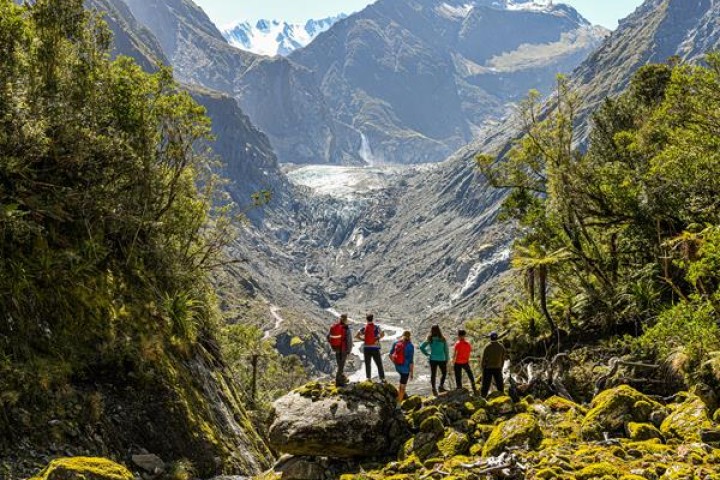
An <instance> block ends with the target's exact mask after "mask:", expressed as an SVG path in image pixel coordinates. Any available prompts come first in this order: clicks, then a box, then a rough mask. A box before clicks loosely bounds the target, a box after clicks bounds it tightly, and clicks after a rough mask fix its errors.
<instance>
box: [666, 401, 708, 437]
mask: <svg viewBox="0 0 720 480" xmlns="http://www.w3.org/2000/svg"><path fill="white" fill-rule="evenodd" d="M712 427H713V424H712V422H711V421H710V412H709V411H708V408H707V405H706V404H705V402H704V401H703V400H702V399H701V398H700V397H698V396H695V395H689V396H688V397H687V399H685V401H684V402H683V403H681V404H680V405H678V406H677V407H675V409H674V410H673V411H672V413H670V415H668V416H667V418H666V419H665V421H663V423H662V425H661V426H660V431H661V432H662V433H663V434H664V435H665V436H666V437H667V438H678V439H680V440H683V441H686V442H699V441H700V440H701V432H702V431H703V430H708V429H712Z"/></svg>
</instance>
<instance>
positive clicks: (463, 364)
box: [453, 330, 477, 395]
mask: <svg viewBox="0 0 720 480" xmlns="http://www.w3.org/2000/svg"><path fill="white" fill-rule="evenodd" d="M465 337H467V332H466V331H465V330H460V331H459V332H458V341H457V343H456V344H455V347H454V348H453V352H454V353H453V364H454V367H453V368H454V370H455V386H456V388H457V389H458V390H460V389H461V388H463V386H462V372H463V371H465V373H467V376H468V378H469V379H470V386H471V387H472V391H473V393H475V395H477V387H476V386H475V376H474V375H473V372H472V369H471V368H470V354H471V353H472V345H470V342H468V341H467V340H466V338H465Z"/></svg>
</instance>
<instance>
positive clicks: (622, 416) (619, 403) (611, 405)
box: [582, 385, 664, 440]
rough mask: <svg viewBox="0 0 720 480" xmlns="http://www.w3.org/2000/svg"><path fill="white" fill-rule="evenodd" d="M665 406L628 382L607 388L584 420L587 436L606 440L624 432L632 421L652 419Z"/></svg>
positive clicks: (583, 429)
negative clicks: (627, 383)
mask: <svg viewBox="0 0 720 480" xmlns="http://www.w3.org/2000/svg"><path fill="white" fill-rule="evenodd" d="M663 409H664V407H663V406H662V405H660V404H659V403H657V402H655V401H654V400H651V399H650V398H649V397H647V396H646V395H643V394H642V393H640V392H638V391H637V390H634V389H633V388H631V387H628V386H627V385H622V386H620V387H617V388H613V389H611V390H606V391H604V392H602V393H601V394H600V395H598V396H597V397H595V399H594V400H593V402H592V404H591V409H590V411H589V412H588V414H587V415H586V416H585V419H584V420H583V423H582V433H583V437H585V438H587V439H594V440H602V439H603V438H604V436H605V435H611V436H616V435H622V434H624V433H625V431H626V428H627V425H628V424H629V423H631V422H640V423H649V422H650V419H651V417H652V416H653V415H652V414H653V412H657V411H662V410H663Z"/></svg>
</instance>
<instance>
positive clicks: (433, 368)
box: [430, 360, 447, 392]
mask: <svg viewBox="0 0 720 480" xmlns="http://www.w3.org/2000/svg"><path fill="white" fill-rule="evenodd" d="M438 368H439V369H440V373H441V374H442V376H441V377H440V388H445V379H446V378H447V361H439V360H430V384H431V385H432V389H433V392H434V391H435V385H436V381H437V371H438Z"/></svg>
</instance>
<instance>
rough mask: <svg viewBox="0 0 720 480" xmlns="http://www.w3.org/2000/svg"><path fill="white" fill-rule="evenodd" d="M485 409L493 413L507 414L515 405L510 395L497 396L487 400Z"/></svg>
mask: <svg viewBox="0 0 720 480" xmlns="http://www.w3.org/2000/svg"><path fill="white" fill-rule="evenodd" d="M487 410H488V411H489V412H490V413H492V414H493V415H508V414H511V413H513V412H514V411H515V405H513V401H512V399H511V398H510V397H506V396H499V397H495V398H493V399H492V400H490V401H489V402H488V404H487Z"/></svg>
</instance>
